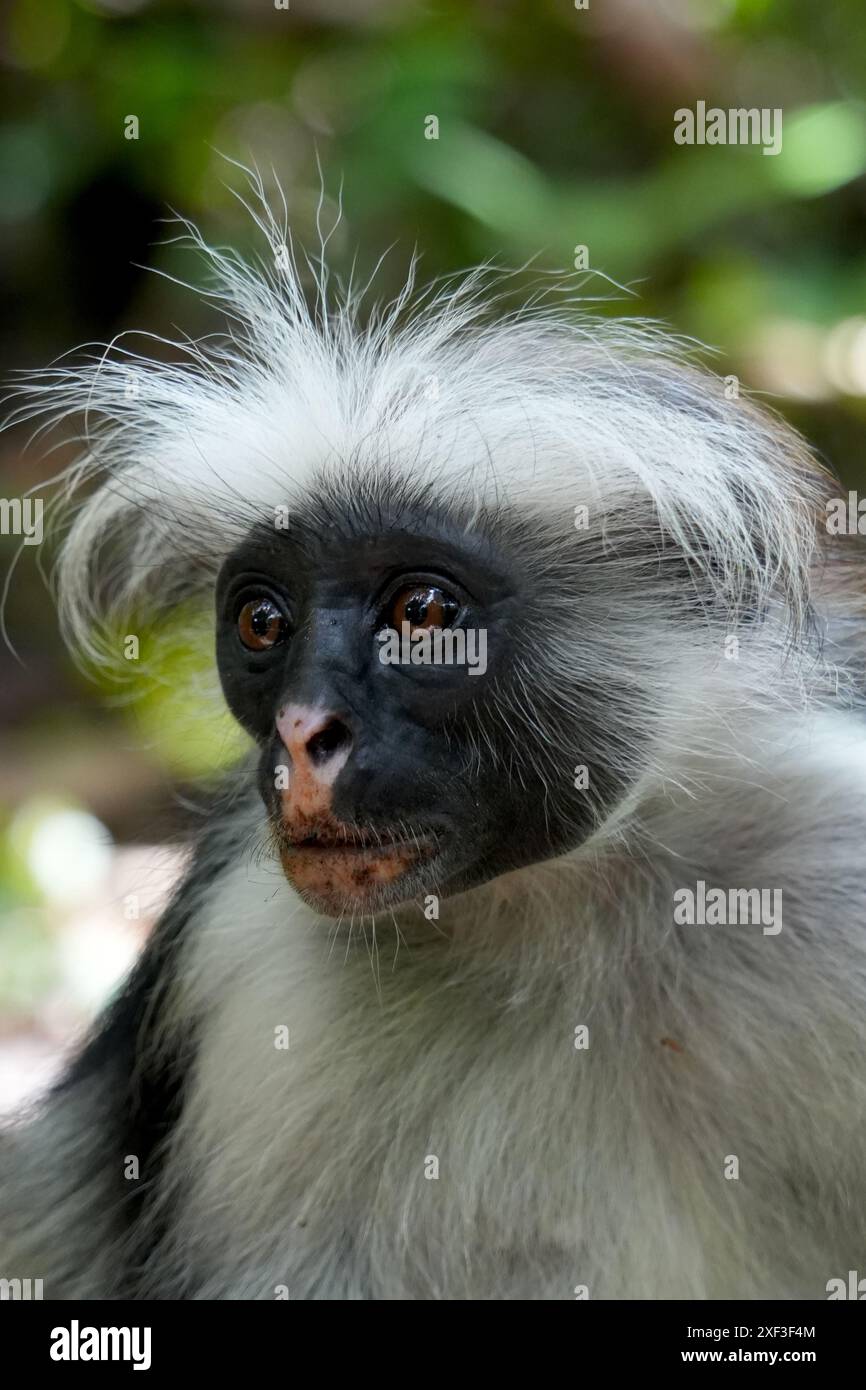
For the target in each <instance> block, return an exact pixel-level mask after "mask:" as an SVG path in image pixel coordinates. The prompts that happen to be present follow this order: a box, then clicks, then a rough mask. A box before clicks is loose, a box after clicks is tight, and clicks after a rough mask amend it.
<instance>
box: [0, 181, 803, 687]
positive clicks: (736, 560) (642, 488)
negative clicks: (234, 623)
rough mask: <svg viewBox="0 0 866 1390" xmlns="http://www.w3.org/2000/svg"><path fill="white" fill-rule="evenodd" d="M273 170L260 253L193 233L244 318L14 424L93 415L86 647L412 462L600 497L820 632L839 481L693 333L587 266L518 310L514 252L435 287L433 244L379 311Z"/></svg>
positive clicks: (69, 595)
mask: <svg viewBox="0 0 866 1390" xmlns="http://www.w3.org/2000/svg"><path fill="white" fill-rule="evenodd" d="M251 185H252V194H253V197H252V199H251V201H250V202H249V203H248V204H247V206H248V207H249V211H250V214H251V216H252V217H253V219H254V221H255V223H256V225H257V227H258V230H259V232H260V234H261V237H262V239H263V243H264V249H263V251H262V253H261V254H260V255H259V257H258V258H257V259H255V260H247V261H245V260H243V259H242V258H241V257H239V256H238V255H236V254H234V253H233V252H231V251H226V250H222V249H218V248H214V247H210V246H207V245H206V244H205V242H204V241H203V239H202V237H201V235H200V234H199V232H198V231H197V230H196V229H195V228H194V227H193V226H192V225H191V224H188V223H183V226H182V231H181V236H182V238H183V239H184V240H185V241H186V242H187V243H188V244H189V245H190V246H191V247H192V248H193V249H194V250H196V251H197V252H199V253H200V254H201V256H202V257H203V259H204V262H205V266H206V276H205V280H204V283H203V285H201V286H200V287H199V292H200V293H201V294H203V295H204V296H205V297H206V298H207V299H208V300H210V301H212V302H213V303H214V304H215V305H216V306H217V308H218V309H219V310H220V311H221V313H222V314H223V315H224V318H225V323H226V330H225V332H224V333H223V334H222V335H220V336H212V337H207V338H205V339H202V340H200V341H195V342H193V341H187V340H184V341H180V342H177V343H173V344H171V350H172V355H173V356H174V357H175V358H176V359H177V360H174V361H168V362H167V361H164V360H155V359H154V358H151V357H149V356H147V355H146V354H144V353H139V352H135V351H132V350H131V349H130V348H128V347H126V346H125V345H124V344H123V343H122V342H116V343H114V344H112V345H110V346H109V347H107V348H105V349H103V350H100V351H98V352H97V353H96V354H94V355H91V356H89V357H88V356H85V357H84V358H83V359H82V360H80V361H79V362H77V363H76V364H73V365H68V364H66V363H62V364H59V365H55V366H53V367H49V368H47V369H45V370H44V371H41V372H37V373H35V374H33V375H32V376H30V377H29V378H27V379H26V380H25V382H24V384H23V385H22V386H21V387H20V392H21V395H22V396H23V398H24V399H23V402H22V404H21V405H20V406H19V409H18V410H17V412H16V413H15V416H14V418H16V419H22V418H28V417H30V416H41V417H44V418H45V420H46V422H47V423H51V424H58V423H60V424H63V423H64V422H66V421H70V420H83V430H82V433H81V435H80V438H81V439H82V441H83V452H82V456H81V457H80V459H79V460H78V461H77V462H75V463H74V464H73V465H72V466H71V467H70V468H69V469H68V470H67V471H66V473H65V474H64V475H63V477H62V479H61V483H62V487H61V494H62V503H63V507H64V508H65V506H66V504H67V503H69V502H74V509H73V511H72V512H71V515H72V520H71V524H70V526H69V530H68V534H67V535H66V538H65V541H64V543H63V546H62V550H61V554H60V561H59V592H60V603H61V613H62V618H63V622H64V628H65V632H66V634H67V636H68V639H69V641H70V643H71V644H72V646H73V648H74V649H76V650H77V651H78V652H79V653H80V654H81V655H82V656H83V657H84V658H86V659H88V660H92V661H96V662H99V663H105V662H108V661H111V660H113V659H114V658H115V657H116V653H117V639H116V635H115V634H116V632H117V629H118V625H121V626H122V625H123V624H125V623H127V622H128V621H129V619H130V616H131V615H132V614H135V613H140V612H142V611H144V612H149V613H150V614H151V615H154V614H159V613H160V612H162V611H163V610H164V609H165V608H166V607H170V606H171V605H172V604H173V603H175V602H176V601H177V600H178V599H179V598H181V597H183V598H188V597H189V596H190V594H191V592H193V591H195V590H196V589H198V588H199V587H202V588H206V587H207V586H208V585H210V584H211V583H212V581H213V578H214V575H215V572H216V570H217V569H218V567H219V565H220V563H221V561H222V559H223V558H224V557H225V555H226V554H227V553H228V552H229V551H230V550H231V548H232V547H233V546H234V545H235V544H236V543H237V542H238V541H239V540H240V539H241V537H242V536H243V535H244V534H245V532H246V531H247V530H248V529H249V527H250V526H251V525H252V524H253V523H254V522H255V521H261V520H262V519H269V518H270V519H272V518H273V515H274V510H275V509H276V508H280V507H283V508H288V509H289V512H291V510H292V508H294V507H295V506H297V505H298V503H299V502H300V500H301V499H302V498H303V497H304V495H305V493H306V491H307V490H308V489H309V488H310V486H311V485H312V484H313V483H316V482H319V483H321V481H322V480H328V479H331V480H333V479H334V478H335V477H339V478H343V479H350V480H351V483H352V486H354V487H355V488H356V489H357V490H358V491H359V492H363V491H364V490H366V491H367V493H368V494H370V495H371V496H373V497H374V496H375V493H376V488H377V486H378V485H379V481H380V480H387V481H388V482H389V483H393V482H394V480H395V479H398V480H399V479H401V478H402V479H410V480H411V481H412V484H413V486H417V487H427V488H429V489H434V490H435V491H436V492H437V495H439V496H440V497H441V498H442V500H443V503H444V504H445V505H450V504H459V505H460V506H461V508H462V509H463V510H464V511H467V510H468V512H469V514H471V513H472V511H473V509H474V510H477V509H478V508H491V507H506V508H510V509H512V510H516V511H518V512H522V513H523V514H525V515H527V516H543V517H545V518H547V519H548V520H549V519H551V518H559V519H560V520H561V519H563V518H565V519H568V518H570V517H572V515H573V514H574V511H575V508H576V507H578V506H580V505H585V506H586V507H587V508H588V511H589V514H590V516H591V518H592V519H593V525H594V526H595V527H596V530H597V534H598V535H600V536H601V537H602V538H603V540H604V541H605V543H606V544H609V545H610V547H612V549H613V551H614V553H615V552H616V549H617V547H623V548H624V551H625V552H627V551H628V548H629V545H630V544H632V543H634V541H635V538H637V537H639V536H643V537H645V538H649V540H650V542H651V543H652V544H654V545H658V546H659V547H661V548H662V549H664V550H667V549H670V550H671V551H672V552H673V553H675V554H677V555H679V556H680V557H681V559H682V561H683V564H684V566H685V568H686V570H687V572H688V575H689V582H690V583H691V584H692V585H693V586H694V587H696V588H697V589H698V590H699V591H701V590H702V591H705V592H706V593H707V594H711V595H712V596H713V599H714V601H715V600H719V601H721V602H722V604H723V605H724V608H725V611H726V613H727V614H728V616H729V619H730V621H732V622H734V623H736V622H737V621H738V620H739V618H740V617H741V616H742V614H743V612H744V611H746V610H748V612H749V613H750V614H753V613H754V612H755V611H756V610H760V609H761V607H762V606H763V605H765V604H767V603H769V602H771V601H777V602H778V603H779V604H780V605H781V606H782V607H783V608H784V610H785V612H786V614H787V616H788V618H789V619H790V623H791V627H792V630H794V631H797V630H799V629H801V628H802V626H803V623H804V619H805V617H806V615H807V613H808V607H809V600H808V577H809V570H810V566H811V565H812V563H813V559H814V552H815V546H816V511H817V507H818V505H819V503H820V502H821V501H822V500H823V497H824V494H825V492H826V484H825V483H824V481H823V479H822V474H821V472H820V469H819V468H818V466H817V465H816V463H815V461H814V459H813V457H812V456H811V455H810V453H809V451H808V449H807V448H806V446H805V444H804V443H803V442H802V441H801V440H800V438H799V437H798V436H797V435H796V434H795V433H794V432H793V431H792V430H791V429H789V428H788V427H787V426H786V425H784V424H783V423H782V422H781V421H780V420H779V419H778V418H777V417H776V416H775V415H773V414H771V413H770V412H768V411H766V410H763V409H760V408H758V407H756V406H755V405H753V404H751V403H750V402H749V401H747V400H746V399H745V398H744V396H743V395H742V393H740V392H736V393H734V394H733V396H732V393H731V392H730V391H728V390H726V388H725V384H724V382H723V381H722V380H720V379H719V378H718V377H716V376H714V375H713V374H712V373H710V372H708V371H706V370H704V369H703V368H700V367H697V366H695V365H692V364H691V360H690V359H691V358H692V357H693V356H694V349H695V345H694V344H692V343H690V342H688V341H686V340H683V339H680V338H677V337H675V336H673V335H671V334H669V333H667V332H665V331H664V330H663V329H661V328H659V327H658V326H655V325H653V324H650V323H648V322H646V321H643V320H639V319H632V320H628V321H622V320H619V321H613V320H608V319H604V318H601V317H598V316H597V315H593V314H590V313H588V312H587V311H586V309H585V308H583V309H582V308H581V307H580V305H579V304H576V303H575V302H574V301H575V295H574V288H575V287H574V282H573V280H572V281H569V280H568V279H553V278H550V279H548V280H546V281H545V283H544V284H543V285H542V287H541V290H540V292H539V293H537V294H534V295H533V296H532V298H531V301H530V302H529V303H528V304H526V303H524V305H523V306H522V307H520V308H518V309H516V310H515V309H513V308H511V309H509V308H507V304H506V299H507V291H508V288H509V285H508V281H507V279H504V278H503V277H502V276H501V275H500V274H499V273H497V272H495V271H493V270H491V269H490V268H489V267H485V268H482V269H479V270H476V271H473V272H471V273H469V274H467V275H465V276H462V277H457V278H449V279H447V280H445V281H439V282H435V283H433V284H431V285H429V286H427V287H426V288H425V289H420V290H419V289H417V287H416V269H417V264H416V262H415V261H414V260H413V262H412V265H411V267H410V270H409V275H408V278H407V281H406V284H405V286H404V288H403V289H402V291H401V292H400V293H399V294H398V295H397V297H396V298H395V299H393V300H392V301H390V302H389V303H387V304H384V305H378V306H373V307H372V308H368V301H369V297H370V296H369V287H368V286H367V285H359V284H356V283H355V282H354V278H353V279H351V280H350V282H349V283H348V285H341V284H338V283H335V281H334V279H333V277H331V276H330V275H329V271H328V262H327V242H328V235H327V234H320V250H319V254H318V255H317V256H315V257H311V256H306V255H303V254H302V253H300V254H299V252H298V251H297V249H296V247H295V245H294V244H293V241H292V237H291V234H290V231H289V228H288V222H287V218H286V216H285V208H284V207H283V208H282V209H281V211H280V213H279V215H278V214H277V213H276V212H274V210H273V209H272V208H270V207H269V206H268V203H267V201H266V199H265V197H264V194H263V190H262V186H261V181H260V180H258V179H257V178H256V177H255V176H253V177H252V178H251ZM306 281H309V284H310V287H311V288H310V291H309V293H308V292H307V291H306V289H305V282H306ZM163 352H164V347H163ZM572 530H573V528H572ZM629 537H630V538H631V539H629ZM572 540H574V537H573V536H572ZM575 543H577V544H579V537H578V538H577V541H576V542H575Z"/></svg>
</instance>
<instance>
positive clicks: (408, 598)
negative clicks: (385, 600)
mask: <svg viewBox="0 0 866 1390" xmlns="http://www.w3.org/2000/svg"><path fill="white" fill-rule="evenodd" d="M460 607H461V605H460V603H459V602H458V600H457V599H456V598H455V597H454V595H453V594H450V593H449V592H448V590H447V589H441V588H439V586H438V585H437V584H424V583H414V584H409V585H407V586H406V588H405V589H401V590H400V592H399V593H398V594H395V595H394V597H393V598H392V600H391V603H390V605H389V607H388V615H387V616H388V623H389V625H390V626H391V627H392V628H395V629H397V630H398V631H399V630H400V628H401V625H402V624H403V623H408V624H409V626H410V628H412V630H413V631H418V630H420V629H423V628H427V629H432V628H440V627H441V628H448V627H450V626H451V624H452V623H453V622H454V620H455V618H456V617H457V615H458V614H459V612H460Z"/></svg>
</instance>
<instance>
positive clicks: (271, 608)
mask: <svg viewBox="0 0 866 1390" xmlns="http://www.w3.org/2000/svg"><path fill="white" fill-rule="evenodd" d="M237 625H238V636H239V637H240V639H241V641H242V642H243V644H244V646H245V647H247V648H248V650H249V651H251V652H267V651H270V649H271V648H272V647H276V646H277V645H278V643H280V642H283V641H284V640H285V637H286V630H287V629H286V619H285V617H284V615H283V611H282V609H281V608H280V607H279V605H278V604H276V603H275V602H274V600H273V599H272V598H268V596H267V594H260V595H259V596H258V597H257V598H251V599H248V600H247V602H246V603H245V604H244V606H243V608H242V609H241V610H240V612H239V613H238V618H237Z"/></svg>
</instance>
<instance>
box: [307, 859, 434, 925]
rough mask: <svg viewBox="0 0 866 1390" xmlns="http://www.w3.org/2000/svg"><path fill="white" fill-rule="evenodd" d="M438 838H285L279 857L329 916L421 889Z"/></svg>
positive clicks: (377, 906)
mask: <svg viewBox="0 0 866 1390" xmlns="http://www.w3.org/2000/svg"><path fill="white" fill-rule="evenodd" d="M435 853H436V847H435V845H433V844H424V843H423V842H422V843H421V844H411V845H409V844H401V845H379V846H376V847H375V848H373V847H369V846H354V845H353V846H349V845H339V846H330V845H329V846H309V845H298V844H294V845H292V844H285V843H284V844H283V845H282V846H281V847H280V863H281V864H282V867H283V873H284V874H285V875H286V878H287V879H288V881H289V883H290V884H291V885H292V887H293V888H294V889H295V891H296V893H298V894H299V895H300V897H302V898H303V899H304V901H305V902H306V903H308V904H309V905H310V907H312V908H314V909H315V910H316V911H317V912H321V913H322V914H323V916H326V917H341V916H343V915H344V914H345V913H353V912H377V911H380V910H382V909H385V908H389V907H396V906H397V905H398V904H399V903H403V902H406V901H407V900H408V899H409V898H412V897H415V896H417V894H418V893H419V892H420V891H421V890H422V887H423V879H424V877H426V875H424V874H423V872H422V866H423V867H426V866H427V865H429V862H430V859H431V858H432V857H433V856H434V855H435Z"/></svg>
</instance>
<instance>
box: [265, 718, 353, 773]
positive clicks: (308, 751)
mask: <svg viewBox="0 0 866 1390" xmlns="http://www.w3.org/2000/svg"><path fill="white" fill-rule="evenodd" d="M276 724H277V733H278V734H279V736H280V738H281V740H282V743H283V747H284V748H285V750H286V752H287V753H288V755H289V757H290V758H291V760H292V764H293V766H294V769H295V772H296V773H303V772H307V773H312V774H313V776H314V777H315V779H316V780H317V781H319V782H325V783H328V782H332V781H333V780H334V778H335V777H336V776H337V773H338V772H339V771H340V769H341V768H342V767H344V766H345V764H346V760H347V759H348V756H349V752H350V750H351V747H352V732H351V730H350V728H349V726H348V724H347V723H346V721H345V720H344V719H341V718H340V716H339V715H337V714H334V713H332V712H331V711H330V710H325V709H321V708H314V707H312V706H310V705H286V706H285V707H284V708H283V709H281V710H279V711H278V712H277V719H276Z"/></svg>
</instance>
